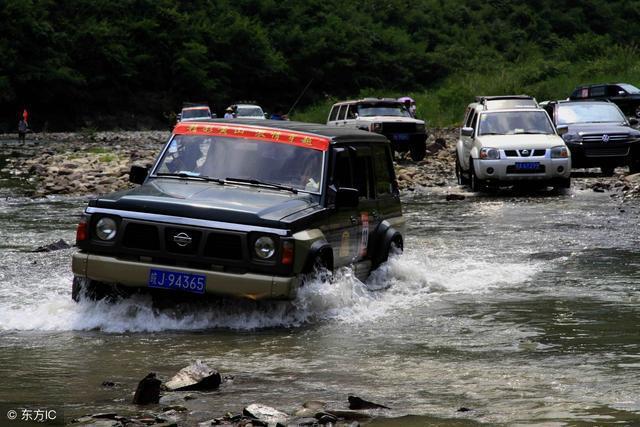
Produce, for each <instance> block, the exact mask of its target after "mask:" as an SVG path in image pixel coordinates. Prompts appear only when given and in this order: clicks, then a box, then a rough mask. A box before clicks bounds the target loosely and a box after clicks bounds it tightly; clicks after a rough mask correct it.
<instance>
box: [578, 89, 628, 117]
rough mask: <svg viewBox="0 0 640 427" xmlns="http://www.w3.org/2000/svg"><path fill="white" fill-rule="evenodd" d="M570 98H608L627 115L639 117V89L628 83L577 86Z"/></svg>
mask: <svg viewBox="0 0 640 427" xmlns="http://www.w3.org/2000/svg"><path fill="white" fill-rule="evenodd" d="M569 99H570V100H572V101H574V100H581V99H593V100H609V101H611V102H613V103H614V104H616V105H617V106H618V107H620V109H621V110H622V112H623V113H624V114H625V115H626V116H627V117H640V89H638V88H637V87H635V86H633V85H630V84H628V83H613V84H611V83H608V84H593V85H586V86H578V87H577V88H575V89H574V90H573V92H572V93H571V96H570V97H569Z"/></svg>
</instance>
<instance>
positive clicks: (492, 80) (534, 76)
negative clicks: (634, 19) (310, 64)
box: [292, 43, 640, 127]
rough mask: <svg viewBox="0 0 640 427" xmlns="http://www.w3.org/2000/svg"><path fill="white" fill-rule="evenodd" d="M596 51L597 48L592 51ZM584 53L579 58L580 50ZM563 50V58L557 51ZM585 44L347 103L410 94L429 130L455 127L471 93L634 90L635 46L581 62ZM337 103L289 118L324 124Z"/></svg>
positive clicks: (639, 77) (638, 79) (638, 81)
mask: <svg viewBox="0 0 640 427" xmlns="http://www.w3.org/2000/svg"><path fill="white" fill-rule="evenodd" d="M596 48H597V49H598V50H602V49H603V48H602V46H596V47H594V49H596ZM582 50H585V54H584V55H581V53H580V52H581V51H582ZM562 52H564V54H563V53H562ZM587 53H589V46H581V45H580V44H579V43H578V45H577V46H571V47H566V48H565V49H564V50H560V52H556V53H555V54H554V56H553V57H551V58H546V57H544V56H543V55H535V56H532V57H528V58H524V60H522V61H519V62H517V63H491V64H489V63H488V64H483V65H482V67H478V68H471V69H468V70H465V71H459V72H457V73H455V74H452V75H451V76H450V77H448V78H446V79H445V80H443V81H441V82H438V83H435V84H433V85H430V86H429V87H428V89H427V90H425V91H422V92H410V93H402V92H398V91H394V90H373V89H369V90H361V91H360V92H359V93H356V94H354V95H353V96H352V97H350V98H349V99H353V98H361V97H367V96H375V97H393V98H397V97H400V96H411V97H412V98H413V99H415V100H416V105H417V116H418V117H419V118H422V119H426V120H427V122H428V124H429V125H431V126H435V127H446V126H458V125H460V122H461V121H462V118H463V114H464V109H465V107H466V106H467V104H469V103H470V102H473V100H474V98H475V96H477V95H505V94H527V95H532V96H535V97H536V98H537V100H538V101H544V100H551V99H565V98H567V97H568V96H569V95H570V94H571V92H572V91H573V89H574V88H575V87H576V86H578V85H582V84H589V83H618V82H625V83H631V84H633V85H636V86H640V55H638V53H640V50H639V49H638V48H637V47H636V46H635V45H629V46H609V47H608V50H607V49H604V52H600V55H598V56H597V57H595V58H592V59H588V58H585V57H586V55H587ZM341 100H343V99H335V98H328V99H326V100H325V101H323V102H321V103H317V104H314V105H312V106H310V107H309V108H307V109H305V110H303V111H300V112H297V113H295V114H294V115H293V117H292V118H293V119H294V120H300V121H308V122H316V123H325V122H326V119H327V115H328V114H329V110H330V108H331V105H332V104H333V103H334V102H337V101H341Z"/></svg>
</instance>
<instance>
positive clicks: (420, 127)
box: [416, 123, 426, 133]
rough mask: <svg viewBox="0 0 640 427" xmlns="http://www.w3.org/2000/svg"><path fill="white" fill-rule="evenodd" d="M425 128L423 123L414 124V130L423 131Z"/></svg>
mask: <svg viewBox="0 0 640 427" xmlns="http://www.w3.org/2000/svg"><path fill="white" fill-rule="evenodd" d="M425 129H426V128H425V125H424V123H422V124H421V123H418V124H417V125H416V132H421V133H424V131H425Z"/></svg>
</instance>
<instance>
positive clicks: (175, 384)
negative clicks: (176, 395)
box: [165, 360, 222, 391]
mask: <svg viewBox="0 0 640 427" xmlns="http://www.w3.org/2000/svg"><path fill="white" fill-rule="evenodd" d="M221 382H222V379H221V377H220V373H219V372H218V371H216V370H215V369H211V368H209V366H207V364H206V363H204V362H202V361H201V360H196V361H195V362H194V363H193V364H191V365H189V366H187V367H186V368H182V369H181V370H180V371H178V373H177V374H175V375H174V376H173V377H172V378H171V379H170V380H169V381H167V382H166V383H165V385H166V387H167V389H168V390H171V391H186V390H215V389H217V388H218V387H219V386H220V383H221Z"/></svg>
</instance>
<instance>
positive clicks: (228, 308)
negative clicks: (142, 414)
mask: <svg viewBox="0 0 640 427" xmlns="http://www.w3.org/2000/svg"><path fill="white" fill-rule="evenodd" d="M404 203H405V204H404V207H405V214H406V217H407V219H408V223H409V229H408V232H407V242H406V251H405V254H404V255H402V256H400V257H398V258H395V259H393V260H391V261H390V262H389V263H388V264H387V265H385V266H384V267H383V268H382V269H381V270H380V271H378V272H376V273H375V274H374V275H373V276H372V277H371V278H370V279H369V280H368V282H367V283H364V284H363V283H361V282H359V281H358V280H356V279H355V278H353V277H352V276H351V275H350V272H349V271H348V270H344V271H340V272H338V273H337V278H336V280H335V283H334V284H332V285H327V284H323V283H320V282H317V283H313V284H312V285H311V286H309V287H307V288H306V289H304V290H303V291H302V292H301V293H300V295H299V296H298V298H297V299H296V300H295V301H294V302H293V303H266V304H258V305H256V304H253V303H249V302H237V301H220V302H219V303H217V304H216V305H215V306H204V305H201V306H190V307H175V308H172V309H164V310H160V309H157V308H156V309H154V308H152V307H151V305H150V301H149V300H148V299H146V298H143V297H138V298H136V299H132V300H128V301H125V302H121V303H118V304H115V305H107V304H104V303H88V302H83V303H81V304H75V303H73V302H72V301H71V298H70V284H71V277H72V276H71V273H70V266H69V260H70V255H71V253H72V251H73V250H71V249H70V250H62V251H57V252H52V253H32V252H29V251H30V250H32V249H34V248H35V247H37V246H39V245H41V244H45V243H51V242H53V241H56V240H58V239H60V238H64V239H65V240H66V241H69V242H72V241H73V238H74V229H75V223H76V221H77V216H78V214H79V213H80V212H81V210H82V207H83V206H84V201H83V200H79V199H69V198H59V199H46V200H35V201H34V200H29V199H19V198H11V197H10V198H8V199H7V200H2V201H0V259H1V262H0V289H1V290H2V292H0V378H2V381H1V382H0V403H2V402H23V403H30V402H44V403H47V404H53V405H59V406H60V407H62V408H64V410H65V415H66V416H69V417H70V416H77V415H81V414H85V413H95V412H99V411H106V410H115V411H118V412H120V413H127V412H131V411H135V410H136V409H137V408H135V407H132V405H130V404H129V401H130V400H131V395H132V392H133V391H134V390H135V387H136V385H137V382H138V381H139V380H140V379H141V378H142V377H143V376H145V375H146V374H147V373H148V372H151V371H154V372H157V373H158V374H159V375H160V376H161V377H164V378H166V377H168V376H170V375H171V374H173V373H175V372H176V371H177V370H178V369H180V368H182V367H183V366H185V365H186V364H188V363H190V362H191V361H193V360H194V359H203V360H205V361H206V362H207V363H209V364H210V365H211V366H214V367H216V368H218V369H219V370H220V371H221V372H222V373H223V375H224V374H229V375H233V376H234V377H235V378H234V380H233V382H231V383H228V384H225V385H224V386H223V387H222V388H221V390H220V391H218V392H215V393H210V394H207V395H203V396H200V397H199V398H198V399H196V400H193V401H189V402H187V403H186V405H187V406H188V407H189V409H190V410H192V411H193V412H192V413H191V415H189V422H191V423H196V422H197V421H200V420H204V419H208V418H211V415H212V414H213V415H221V414H223V413H225V412H226V411H232V412H239V411H240V410H241V409H242V407H243V406H244V405H246V404H249V403H253V402H260V403H265V404H268V405H271V406H275V407H278V408H280V409H283V410H287V411H293V410H295V408H297V407H298V406H299V405H300V404H301V403H302V402H304V401H305V400H311V399H313V400H318V399H319V400H325V401H327V402H329V403H330V405H332V406H334V407H344V406H345V404H346V397H347V395H348V394H356V395H358V396H361V397H363V398H365V399H367V400H372V401H375V402H378V403H382V404H385V405H387V406H389V407H391V408H392V409H391V410H389V411H382V412H380V413H378V414H377V415H379V416H380V417H381V418H379V419H377V420H376V421H375V422H374V424H381V425H410V424H413V425H424V424H430V423H433V422H435V421H436V420H439V422H440V423H441V425H472V424H476V423H488V424H492V425H495V424H505V425H513V424H533V425H535V424H543V423H550V424H549V425H577V424H581V423H585V424H591V423H593V424H601V423H614V422H620V423H622V424H624V423H627V424H640V397H639V396H640V395H639V393H638V390H640V337H639V334H638V328H639V326H640V316H639V314H640V309H639V305H638V304H639V301H640V292H639V288H640V250H639V249H638V247H639V243H638V242H639V237H640V231H639V230H638V218H639V214H640V209H639V208H638V206H637V205H634V204H630V203H625V204H624V205H622V204H620V202H619V201H618V200H616V199H613V198H611V197H609V195H608V194H606V193H605V194H599V193H592V192H573V193H569V194H564V195H534V196H531V195H530V196H521V195H509V194H506V195H500V196H499V197H498V196H491V197H467V199H466V200H463V201H458V202H446V201H445V200H444V197H443V195H442V194H440V193H433V194H430V193H423V194H420V195H412V196H407V197H405V198H404ZM104 380H110V381H115V382H117V383H119V384H120V385H119V386H118V387H115V388H109V389H107V388H103V387H101V383H102V382H103V381H104ZM183 404H184V403H183ZM461 407H465V408H469V409H471V410H470V411H467V412H458V411H457V410H458V409H459V408H461ZM2 415H3V414H0V416H2ZM0 425H2V422H0Z"/></svg>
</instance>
